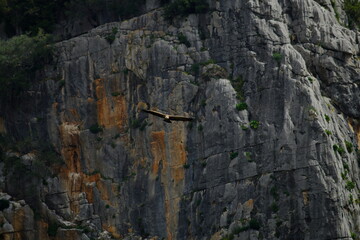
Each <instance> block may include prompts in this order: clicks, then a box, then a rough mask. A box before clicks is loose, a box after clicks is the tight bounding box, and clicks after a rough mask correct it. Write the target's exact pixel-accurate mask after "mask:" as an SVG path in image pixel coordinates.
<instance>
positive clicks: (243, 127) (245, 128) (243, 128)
mask: <svg viewBox="0 0 360 240" xmlns="http://www.w3.org/2000/svg"><path fill="white" fill-rule="evenodd" d="M240 127H241V129H242V130H244V131H246V130H248V129H249V128H248V127H247V126H246V125H241V126H240Z"/></svg>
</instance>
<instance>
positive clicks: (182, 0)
mask: <svg viewBox="0 0 360 240" xmlns="http://www.w3.org/2000/svg"><path fill="white" fill-rule="evenodd" d="M208 9H209V5H208V3H207V1H206V0H175V1H174V2H172V3H170V4H168V5H167V6H166V7H165V8H164V18H165V19H166V20H168V21H170V20H172V19H173V18H174V17H176V16H180V17H186V16H188V15H189V14H192V13H205V12H207V11H208Z"/></svg>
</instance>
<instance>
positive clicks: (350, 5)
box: [344, 0, 360, 28]
mask: <svg viewBox="0 0 360 240" xmlns="http://www.w3.org/2000/svg"><path fill="white" fill-rule="evenodd" d="M344 10H345V12H346V14H347V16H348V21H349V26H350V27H352V28H354V27H359V26H360V1H359V0H345V2H344Z"/></svg>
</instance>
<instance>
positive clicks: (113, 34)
mask: <svg viewBox="0 0 360 240" xmlns="http://www.w3.org/2000/svg"><path fill="white" fill-rule="evenodd" d="M117 33H118V29H117V28H116V27H113V28H112V30H111V33H109V34H108V35H106V36H105V39H106V40H107V41H108V43H110V44H112V43H113V42H114V40H115V37H116V34H117Z"/></svg>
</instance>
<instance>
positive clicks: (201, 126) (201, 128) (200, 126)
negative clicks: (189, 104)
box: [198, 124, 204, 132]
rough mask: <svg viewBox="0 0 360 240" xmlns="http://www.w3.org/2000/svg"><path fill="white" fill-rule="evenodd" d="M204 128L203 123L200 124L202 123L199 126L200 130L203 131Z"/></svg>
mask: <svg viewBox="0 0 360 240" xmlns="http://www.w3.org/2000/svg"><path fill="white" fill-rule="evenodd" d="M203 129H204V127H203V125H201V124H200V125H199V126H198V131H199V132H202V130H203Z"/></svg>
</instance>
